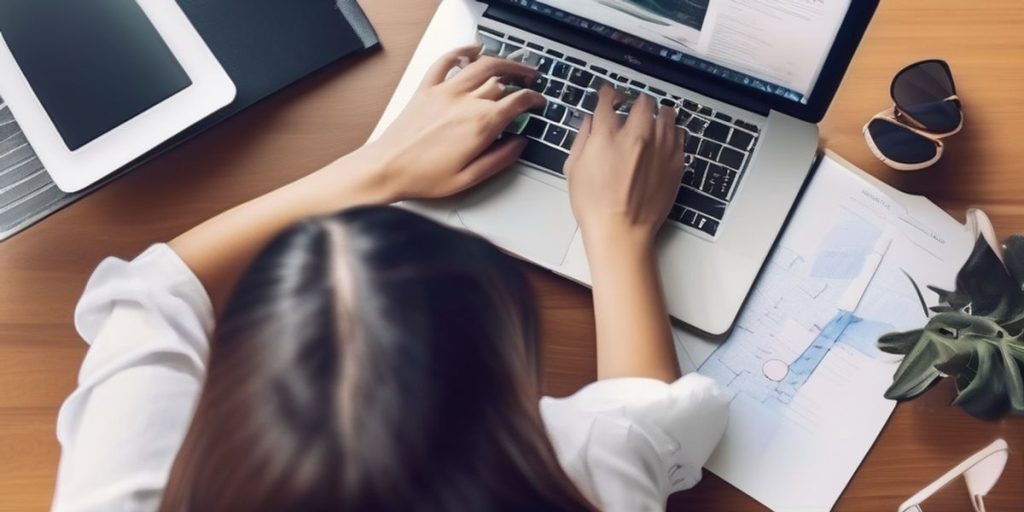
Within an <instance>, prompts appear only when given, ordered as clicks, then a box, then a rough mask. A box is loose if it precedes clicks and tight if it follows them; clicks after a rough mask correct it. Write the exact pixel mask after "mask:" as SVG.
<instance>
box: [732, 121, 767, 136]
mask: <svg viewBox="0 0 1024 512" xmlns="http://www.w3.org/2000/svg"><path fill="white" fill-rule="evenodd" d="M736 126H739V127H740V128H743V129H744V130H747V131H748V132H753V133H761V129H760V128H758V127H757V126H755V125H752V124H750V123H748V122H746V121H740V120H739V119H737V120H736Z"/></svg>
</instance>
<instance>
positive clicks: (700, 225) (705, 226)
mask: <svg viewBox="0 0 1024 512" xmlns="http://www.w3.org/2000/svg"><path fill="white" fill-rule="evenodd" d="M693 227H695V228H697V229H699V230H701V231H703V232H705V233H707V234H709V235H711V236H715V233H718V221H717V220H715V219H709V218H707V217H705V216H703V215H698V216H697V220H696V222H695V225H694V226H693Z"/></svg>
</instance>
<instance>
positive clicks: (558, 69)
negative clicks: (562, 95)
mask: <svg viewBox="0 0 1024 512" xmlns="http://www.w3.org/2000/svg"><path fill="white" fill-rule="evenodd" d="M570 72H572V66H570V65H568V64H566V63H564V62H558V63H556V64H555V67H554V68H552V69H551V76H553V77H555V78H561V79H563V80H564V79H566V78H569V73H570Z"/></svg>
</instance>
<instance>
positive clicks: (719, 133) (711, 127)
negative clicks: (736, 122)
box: [704, 121, 730, 143]
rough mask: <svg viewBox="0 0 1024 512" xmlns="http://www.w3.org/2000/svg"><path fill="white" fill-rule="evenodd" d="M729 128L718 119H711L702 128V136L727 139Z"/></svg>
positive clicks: (719, 139)
mask: <svg viewBox="0 0 1024 512" xmlns="http://www.w3.org/2000/svg"><path fill="white" fill-rule="evenodd" d="M729 130H730V128H729V127H728V126H726V125H724V124H722V123H719V122H718V121H711V122H710V123H709V124H708V127H707V128H705V129H704V137H707V138H709V139H711V140H713V141H717V142H723V143H724V142H725V141H727V140H729Z"/></svg>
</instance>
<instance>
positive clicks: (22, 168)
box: [0, 100, 78, 240]
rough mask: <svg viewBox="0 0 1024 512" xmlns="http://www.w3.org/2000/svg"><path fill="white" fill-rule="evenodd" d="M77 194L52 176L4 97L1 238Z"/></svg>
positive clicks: (0, 136)
mask: <svg viewBox="0 0 1024 512" xmlns="http://www.w3.org/2000/svg"><path fill="white" fill-rule="evenodd" d="M77 197H78V195H69V194H65V193H63V192H61V191H60V189H58V188H57V186H56V185H54V183H53V181H52V180H50V175H49V174H47V173H46V169H44V168H43V164H42V163H41V162H40V161H39V158H37V157H36V154H35V152H34V151H32V146H30V145H29V143H28V140H27V139H25V134H24V133H22V132H21V128H20V127H18V123H16V122H15V121H14V116H13V115H12V114H11V110H10V109H9V108H7V105H6V104H4V102H3V100H0V240H4V239H6V238H8V237H10V236H11V235H13V234H15V233H17V232H18V231H20V230H21V229H24V228H25V227H27V226H29V225H31V224H32V223H33V222H35V221H37V220H39V219H41V218H43V217H45V216H46V215H48V214H50V213H52V212H54V211H56V210H58V209H59V208H60V207H62V206H64V205H66V204H68V203H70V202H71V201H73V200H74V199H76V198H77Z"/></svg>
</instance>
